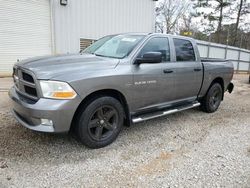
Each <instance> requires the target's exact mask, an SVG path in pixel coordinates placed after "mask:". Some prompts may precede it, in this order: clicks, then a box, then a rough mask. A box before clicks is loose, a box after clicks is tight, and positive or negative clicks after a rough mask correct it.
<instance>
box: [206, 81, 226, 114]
mask: <svg viewBox="0 0 250 188" xmlns="http://www.w3.org/2000/svg"><path fill="white" fill-rule="evenodd" d="M222 96H223V91H222V87H221V85H220V84H218V83H215V84H213V85H212V86H211V87H210V89H209V90H208V92H207V94H206V96H205V97H204V98H203V99H202V101H201V109H202V110H203V111H204V112H207V113H213V112H215V111H216V110H217V109H218V108H219V106H220V103H221V100H222Z"/></svg>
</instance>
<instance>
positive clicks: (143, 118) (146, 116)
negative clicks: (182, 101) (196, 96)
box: [132, 102, 201, 123]
mask: <svg viewBox="0 0 250 188" xmlns="http://www.w3.org/2000/svg"><path fill="white" fill-rule="evenodd" d="M200 105H201V104H200V103H199V102H195V103H192V104H188V105H183V106H179V107H177V108H174V109H169V110H166V111H160V112H158V113H153V115H152V114H144V115H141V116H139V117H135V118H132V122H133V123H139V122H142V121H146V120H150V119H154V118H157V117H162V116H166V115H169V114H173V113H176V112H180V111H183V110H187V109H190V108H195V107H198V106H200Z"/></svg>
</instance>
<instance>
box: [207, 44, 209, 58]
mask: <svg viewBox="0 0 250 188" xmlns="http://www.w3.org/2000/svg"><path fill="white" fill-rule="evenodd" d="M209 54H210V43H209V44H208V45H207V58H209Z"/></svg>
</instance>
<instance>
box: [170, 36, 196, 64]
mask: <svg viewBox="0 0 250 188" xmlns="http://www.w3.org/2000/svg"><path fill="white" fill-rule="evenodd" d="M174 46H175V52H176V61H195V53H194V48H193V45H192V43H191V42H190V41H188V40H184V39H174Z"/></svg>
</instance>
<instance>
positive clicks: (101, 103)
mask: <svg viewBox="0 0 250 188" xmlns="http://www.w3.org/2000/svg"><path fill="white" fill-rule="evenodd" d="M123 121H124V111H123V107H122V105H121V103H120V102H119V101H118V100H116V99H115V98H113V97H100V98H97V99H96V100H94V101H92V102H91V103H90V104H88V105H87V107H86V108H84V109H83V110H82V112H80V113H79V115H78V118H77V121H76V125H75V126H76V128H75V133H76V135H77V137H78V138H79V140H80V141H81V142H82V143H83V144H84V145H86V146H87V147H89V148H101V147H104V146H107V145H109V144H110V143H112V142H113V141H114V140H115V139H116V138H117V136H118V134H119V133H120V131H121V128H122V126H123Z"/></svg>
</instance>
